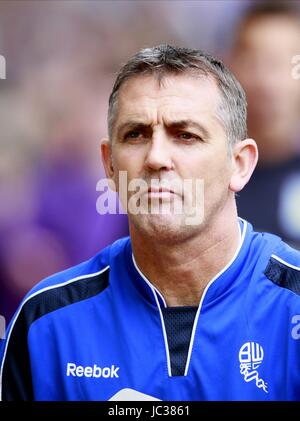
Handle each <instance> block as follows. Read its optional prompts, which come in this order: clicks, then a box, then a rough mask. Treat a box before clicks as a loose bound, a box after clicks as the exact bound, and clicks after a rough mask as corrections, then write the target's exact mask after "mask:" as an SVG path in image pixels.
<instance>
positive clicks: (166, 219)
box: [130, 214, 199, 243]
mask: <svg viewBox="0 0 300 421" xmlns="http://www.w3.org/2000/svg"><path fill="white" fill-rule="evenodd" d="M130 220H131V222H132V224H133V225H134V226H135V228H136V229H137V230H138V231H140V232H141V233H143V235H145V236H149V237H152V238H153V239H154V241H157V242H160V243H169V242H170V243H174V241H176V240H180V239H185V238H188V237H190V236H191V234H192V233H194V232H195V229H196V227H193V226H189V225H186V224H185V218H184V217H183V216H178V215H176V216H175V215H163V214H159V215H138V216H137V215H134V216H131V217H130ZM197 231H199V227H198V229H197Z"/></svg>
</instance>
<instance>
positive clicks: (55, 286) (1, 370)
mask: <svg viewBox="0 0 300 421" xmlns="http://www.w3.org/2000/svg"><path fill="white" fill-rule="evenodd" d="M108 268H109V265H108V266H106V267H105V268H104V269H101V270H100V271H99V272H95V273H89V274H86V275H81V276H77V277H76V278H73V279H70V280H68V281H65V282H62V283H60V284H55V285H51V286H49V287H45V288H42V289H41V290H39V291H36V292H35V293H34V294H32V295H30V296H29V297H27V298H26V300H25V301H24V302H23V303H22V305H21V306H20V308H19V310H18V312H17V314H16V315H15V318H14V321H13V323H12V325H11V328H10V331H9V334H8V336H7V339H6V344H5V349H4V353H3V358H2V364H1V368H0V401H2V375H3V367H4V363H5V358H6V352H7V348H8V343H9V339H10V336H11V333H12V331H13V328H14V325H15V323H16V321H17V319H18V317H19V314H20V312H21V310H22V309H23V307H24V305H25V304H26V303H27V302H28V301H29V300H30V299H31V298H33V297H35V296H37V295H39V294H41V293H42V292H44V291H49V290H51V289H54V288H60V287H62V286H65V285H68V284H71V283H72V282H76V281H80V280H81V279H86V278H93V277H94V276H97V275H100V274H101V273H103V272H105V271H106V270H107V269H108ZM20 351H21V350H20Z"/></svg>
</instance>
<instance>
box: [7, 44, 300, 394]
mask: <svg viewBox="0 0 300 421" xmlns="http://www.w3.org/2000/svg"><path fill="white" fill-rule="evenodd" d="M108 126H109V139H107V140H104V141H103V142H102V145H101V149H102V156H103V162H104V166H105V169H106V173H107V175H108V177H109V178H110V179H111V180H113V182H114V184H115V185H116V188H117V190H118V191H119V192H120V195H121V198H122V200H123V206H124V207H127V205H128V217H129V225H130V238H125V239H121V240H119V241H117V242H116V243H114V244H113V245H111V246H110V247H108V248H106V249H105V250H103V251H101V252H100V253H99V254H98V255H96V256H95V257H94V258H92V259H91V260H89V261H88V262H85V263H82V264H81V265H79V266H77V267H74V268H72V269H69V270H67V271H64V272H62V273H59V274H56V275H54V276H53V277H50V278H48V279H46V280H44V281H43V282H42V283H40V284H39V285H37V286H36V288H34V289H33V290H32V291H31V292H30V293H29V294H28V296H27V297H26V298H25V300H24V301H23V303H22V305H21V306H20V309H19V311H18V313H17V314H16V316H15V318H14V319H13V322H12V323H11V325H10V327H9V329H8V332H7V339H6V343H5V345H4V346H3V353H2V355H3V357H2V365H1V378H2V389H1V392H2V399H4V400H19V399H21V400H22V399H24V400H109V399H111V400H117V399H120V400H126V399H133V400H134V399H147V400H152V399H158V400H276V399H279V400H295V399H299V397H300V376H299V373H300V359H299V353H300V345H299V344H300V342H299V340H298V339H299V336H300V333H299V331H300V327H299V320H300V298H299V296H298V295H297V294H298V293H299V280H300V268H299V266H300V255H299V253H298V252H296V251H295V250H293V249H291V248H289V247H288V246H286V245H285V244H284V243H283V242H282V241H281V240H280V238H277V237H275V236H273V235H271V234H258V233H254V232H253V231H252V228H251V226H250V224H248V223H247V222H246V221H244V220H239V219H238V217H237V211H236V205H235V193H236V192H238V191H240V190H241V189H242V188H243V186H244V185H245V184H246V183H247V181H248V179H249V177H250V176H251V173H252V171H253V169H254V167H255V164H256V161H257V147H256V144H255V142H254V140H252V139H248V138H247V134H246V101H245V96H244V92H243V90H242V88H241V86H240V85H239V83H238V81H237V80H236V79H235V78H234V76H233V75H232V74H231V73H230V72H229V71H228V70H227V69H226V68H225V67H224V65H223V64H222V63H221V62H220V61H218V60H217V59H215V58H213V57H211V56H208V55H205V54H204V53H203V52H201V51H197V50H188V49H184V48H175V47H171V46H168V45H162V46H158V47H155V48H148V49H145V50H142V51H140V52H139V53H137V54H136V55H135V56H134V57H133V58H131V59H130V60H129V61H128V63H127V64H126V65H125V66H124V67H123V68H122V69H121V71H120V73H119V75H118V77H117V80H116V82H115V85H114V87H113V91H112V94H111V96H110V102H109V116H108ZM121 173H122V174H124V173H125V174H126V177H127V186H128V188H126V189H125V190H126V193H128V198H127V199H126V196H127V195H126V194H124V188H123V187H122V183H123V181H122V179H120V177H119V175H120V174H121ZM136 180H138V181H139V182H140V184H139V186H141V187H139V188H136V189H134V188H133V187H132V186H133V185H138V183H136V184H134V183H135V181H136ZM186 180H192V182H193V183H190V184H189V186H191V187H190V188H186V184H185V181H186ZM198 180H202V182H203V185H204V192H203V194H199V191H200V193H201V189H200V190H199V189H197V188H196V187H195V185H196V184H197V181H198ZM127 190H128V191H127ZM133 198H134V200H133ZM130 201H131V206H129V205H130ZM195 201H197V206H193V203H194V205H195ZM133 202H134V203H135V206H134V205H133V204H132V203H133ZM192 202H193V203H192ZM184 203H188V206H183V204H184ZM180 204H181V205H182V206H179V205H180ZM171 205H172V206H171ZM202 206H203V208H204V213H203V212H202V213H201V207H202ZM180 209H181V211H178V210H180ZM199 209H200V212H198V210H199Z"/></svg>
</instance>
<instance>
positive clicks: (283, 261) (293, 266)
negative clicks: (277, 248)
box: [271, 254, 300, 271]
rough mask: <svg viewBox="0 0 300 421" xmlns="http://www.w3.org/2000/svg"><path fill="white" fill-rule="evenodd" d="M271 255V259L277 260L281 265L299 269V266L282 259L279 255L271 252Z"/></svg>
mask: <svg viewBox="0 0 300 421" xmlns="http://www.w3.org/2000/svg"><path fill="white" fill-rule="evenodd" d="M271 257H273V259H275V260H277V261H278V262H280V263H282V264H283V265H285V266H288V267H289V268H292V269H295V270H299V271H300V266H295V265H292V264H291V263H288V262H286V261H285V260H283V259H281V258H280V257H278V256H276V255H275V254H272V255H271Z"/></svg>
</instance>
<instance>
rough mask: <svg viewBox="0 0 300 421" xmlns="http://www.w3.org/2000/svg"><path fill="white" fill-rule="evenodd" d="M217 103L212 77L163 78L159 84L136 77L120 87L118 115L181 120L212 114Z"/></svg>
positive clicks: (141, 76)
mask: <svg viewBox="0 0 300 421" xmlns="http://www.w3.org/2000/svg"><path fill="white" fill-rule="evenodd" d="M219 100H220V93H219V90H218V88H217V85H216V83H215V81H214V80H213V79H212V78H211V77H207V76H202V75H197V76H194V75H166V76H164V77H163V78H162V80H161V81H159V80H158V79H157V77H155V76H153V75H139V76H135V77H133V78H131V79H129V80H127V81H126V82H125V83H124V84H123V85H122V86H121V88H120V92H119V98H118V116H119V117H121V115H122V114H126V115H128V114H129V115H131V114H133V115H134V116H137V115H139V114H145V113H149V114H151V112H155V113H158V114H159V113H160V112H161V113H168V114H173V113H180V115H181V117H184V116H186V117H190V116H191V114H193V115H194V114H195V113H199V114H206V115H207V114H215V111H216V107H217V105H218V103H219ZM170 117H171V116H170Z"/></svg>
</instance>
